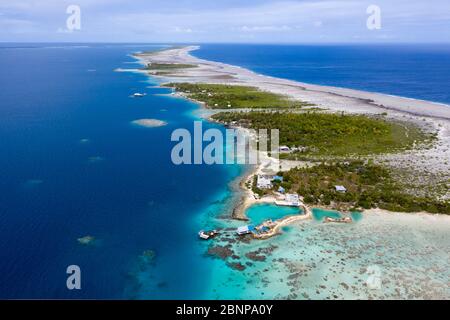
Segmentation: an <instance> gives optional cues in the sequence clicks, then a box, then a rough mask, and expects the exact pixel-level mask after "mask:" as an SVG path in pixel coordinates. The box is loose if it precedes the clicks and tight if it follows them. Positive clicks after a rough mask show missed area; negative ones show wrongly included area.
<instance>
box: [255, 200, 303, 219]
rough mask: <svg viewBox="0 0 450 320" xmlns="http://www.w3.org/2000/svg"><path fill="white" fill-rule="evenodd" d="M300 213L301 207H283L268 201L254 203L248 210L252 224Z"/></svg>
mask: <svg viewBox="0 0 450 320" xmlns="http://www.w3.org/2000/svg"><path fill="white" fill-rule="evenodd" d="M299 213H301V209H299V208H296V207H282V206H277V205H273V204H267V203H264V204H256V205H253V206H251V207H250V208H248V210H247V211H246V215H247V218H248V219H249V220H250V221H251V223H252V224H260V223H262V222H264V221H265V220H268V219H271V220H278V219H281V218H283V217H286V216H290V215H294V214H299Z"/></svg>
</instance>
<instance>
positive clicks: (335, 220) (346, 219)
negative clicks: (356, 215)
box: [323, 217, 353, 223]
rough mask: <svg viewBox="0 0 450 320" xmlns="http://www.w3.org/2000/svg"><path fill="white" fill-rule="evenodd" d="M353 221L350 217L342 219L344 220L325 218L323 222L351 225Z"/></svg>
mask: <svg viewBox="0 0 450 320" xmlns="http://www.w3.org/2000/svg"><path fill="white" fill-rule="evenodd" d="M352 221H353V220H352V218H350V217H342V218H331V217H325V219H323V222H338V223H351V222H352Z"/></svg>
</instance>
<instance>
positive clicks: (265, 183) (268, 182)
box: [256, 174, 273, 189]
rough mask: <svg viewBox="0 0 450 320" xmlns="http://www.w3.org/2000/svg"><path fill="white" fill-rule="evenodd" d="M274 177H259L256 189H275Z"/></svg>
mask: <svg viewBox="0 0 450 320" xmlns="http://www.w3.org/2000/svg"><path fill="white" fill-rule="evenodd" d="M272 180H273V177H272V176H266V175H261V174H260V175H258V179H257V181H256V187H257V188H258V189H271V188H272V187H273V185H272Z"/></svg>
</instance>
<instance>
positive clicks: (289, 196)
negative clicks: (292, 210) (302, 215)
mask: <svg viewBox="0 0 450 320" xmlns="http://www.w3.org/2000/svg"><path fill="white" fill-rule="evenodd" d="M285 200H286V202H287V203H289V205H290V206H293V207H298V206H300V198H299V197H298V194H296V193H286V197H285Z"/></svg>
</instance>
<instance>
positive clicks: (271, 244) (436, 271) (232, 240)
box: [207, 205, 450, 299]
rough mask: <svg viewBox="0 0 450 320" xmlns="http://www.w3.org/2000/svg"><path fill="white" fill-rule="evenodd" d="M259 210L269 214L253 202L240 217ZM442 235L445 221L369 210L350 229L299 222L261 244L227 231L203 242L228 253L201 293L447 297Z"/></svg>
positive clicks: (448, 222) (449, 221) (449, 225)
mask: <svg viewBox="0 0 450 320" xmlns="http://www.w3.org/2000/svg"><path fill="white" fill-rule="evenodd" d="M264 208H266V209H267V211H268V213H270V212H273V211H274V208H272V207H266V206H262V205H259V206H256V207H251V208H249V210H248V212H249V213H250V214H251V215H254V214H255V212H257V213H258V212H259V211H262V210H263V209H264ZM257 218H258V219H262V215H261V214H260V213H258V214H257ZM241 225H242V223H241ZM449 231H450V218H449V217H446V216H433V215H414V214H398V213H385V212H377V211H374V212H369V213H367V214H366V213H365V214H364V219H359V221H358V223H351V224H329V223H327V224H324V223H318V222H317V221H315V220H309V221H300V222H297V223H294V224H292V225H290V226H289V227H287V228H284V230H283V233H282V234H281V235H279V236H277V237H274V238H271V239H269V240H264V241H261V240H253V241H236V236H234V235H232V234H229V235H226V236H224V237H221V238H219V239H218V240H217V242H215V243H212V244H211V246H223V247H228V248H229V249H230V250H231V253H230V256H229V257H228V258H226V259H222V260H221V259H215V265H214V269H213V272H212V277H211V279H210V286H209V289H208V292H207V296H209V297H210V298H212V299H407V298H408V299H439V298H441V299H442V298H445V299H448V298H449V297H450V290H449V288H448V285H447V284H448V279H449V278H450V271H449V268H448V254H449V253H448V248H449V247H450V240H449V237H448V232H449ZM237 264H239V268H235V266H236V265H237Z"/></svg>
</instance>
